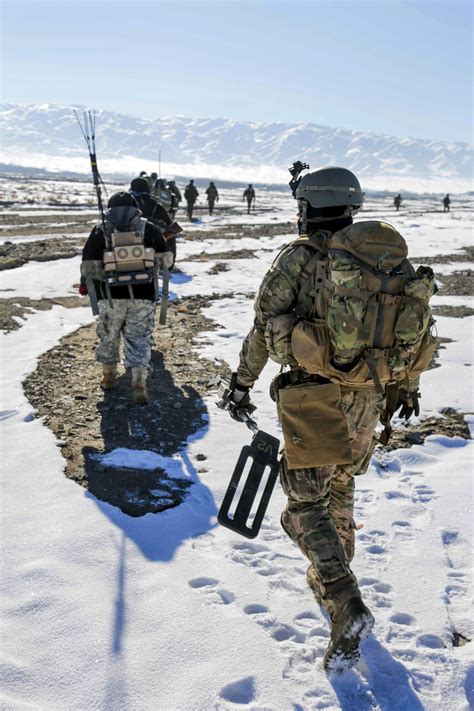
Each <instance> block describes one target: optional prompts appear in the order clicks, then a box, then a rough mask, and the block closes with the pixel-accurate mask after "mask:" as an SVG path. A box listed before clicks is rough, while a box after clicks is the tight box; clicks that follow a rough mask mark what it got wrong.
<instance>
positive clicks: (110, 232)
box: [104, 218, 155, 286]
mask: <svg viewBox="0 0 474 711" xmlns="http://www.w3.org/2000/svg"><path fill="white" fill-rule="evenodd" d="M146 223H147V221H146V220H145V219H143V218H140V219H139V221H136V222H135V226H136V229H135V230H131V231H128V232H119V231H118V230H117V229H116V228H115V227H114V226H113V225H112V223H110V222H107V223H106V235H105V240H106V245H107V249H106V251H105V252H104V277H105V281H106V283H107V284H108V285H109V286H121V285H123V286H128V285H132V284H147V283H149V282H152V281H153V279H154V273H155V250H154V249H153V248H152V247H145V244H144V239H145V227H146Z"/></svg>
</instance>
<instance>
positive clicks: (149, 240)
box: [143, 222, 169, 252]
mask: <svg viewBox="0 0 474 711" xmlns="http://www.w3.org/2000/svg"><path fill="white" fill-rule="evenodd" d="M143 242H144V244H145V247H152V248H153V249H154V250H155V252H168V251H169V247H168V243H167V241H166V240H165V238H164V237H163V235H162V233H161V230H160V229H159V228H158V227H157V226H156V225H154V224H153V223H152V222H147V224H146V228H145V239H144V240H143Z"/></svg>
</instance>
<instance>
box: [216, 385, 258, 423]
mask: <svg viewBox="0 0 474 711" xmlns="http://www.w3.org/2000/svg"><path fill="white" fill-rule="evenodd" d="M249 392H250V388H248V387H246V386H245V385H239V384H238V383H237V373H232V375H231V378H230V383H229V387H228V388H227V389H226V390H225V392H224V395H223V397H222V400H221V404H220V403H218V405H219V407H222V408H223V409H225V410H228V412H229V414H230V416H231V417H232V419H234V420H237V422H245V420H246V417H245V415H251V414H252V412H254V411H255V410H256V409H257V408H256V406H255V405H254V404H253V402H252V401H251V400H250V395H249Z"/></svg>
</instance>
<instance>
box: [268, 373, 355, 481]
mask: <svg viewBox="0 0 474 711" xmlns="http://www.w3.org/2000/svg"><path fill="white" fill-rule="evenodd" d="M340 400H341V389H340V386H339V385H338V384H337V383H327V384H324V385H321V384H319V383H303V384H301V385H290V386H288V387H286V388H283V389H282V390H280V391H279V392H278V415H279V418H280V422H281V426H282V430H283V438H284V440H285V454H286V460H287V462H288V469H308V468H311V467H318V466H323V465H327V464H349V463H350V462H352V451H351V445H350V440H349V432H348V429H347V424H346V420H345V417H344V415H343V412H342V410H341V406H340Z"/></svg>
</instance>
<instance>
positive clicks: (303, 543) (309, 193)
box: [229, 168, 417, 668]
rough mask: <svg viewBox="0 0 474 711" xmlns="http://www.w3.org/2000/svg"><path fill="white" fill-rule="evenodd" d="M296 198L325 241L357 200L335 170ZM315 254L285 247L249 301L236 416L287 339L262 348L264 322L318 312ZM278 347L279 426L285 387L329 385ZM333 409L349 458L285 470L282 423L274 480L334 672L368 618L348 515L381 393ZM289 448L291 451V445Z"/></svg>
mask: <svg viewBox="0 0 474 711" xmlns="http://www.w3.org/2000/svg"><path fill="white" fill-rule="evenodd" d="M306 179H308V180H306ZM305 181H306V182H305ZM296 197H297V198H298V205H299V231H300V234H301V233H304V234H306V235H312V234H313V233H314V234H316V233H317V232H321V231H322V230H323V231H324V232H325V234H326V235H327V236H330V235H332V234H333V233H335V232H337V231H339V230H341V229H343V228H345V227H347V226H348V225H350V224H351V223H352V215H353V214H354V213H356V212H357V210H358V209H359V208H360V206H361V204H362V202H363V193H362V191H361V188H360V185H359V182H358V180H357V178H356V177H355V176H354V175H353V174H352V173H350V171H347V170H345V169H340V168H328V169H323V170H320V171H316V172H314V173H310V174H308V175H306V176H304V178H303V179H302V180H301V190H300V193H299V195H298V192H297V193H296ZM317 258H318V257H317V256H316V257H315V250H314V249H312V248H310V247H307V246H305V245H304V244H301V242H300V243H298V244H295V245H293V244H290V245H289V246H287V247H286V248H285V249H283V250H282V251H281V252H280V254H279V255H278V256H277V258H276V260H275V262H274V263H273V265H272V267H271V268H270V270H269V271H268V272H267V274H266V276H265V277H264V279H263V282H262V284H261V286H260V288H259V290H258V293H257V296H256V300H255V320H254V325H253V327H252V329H251V330H250V332H249V334H248V335H247V337H246V338H245V340H244V342H243V346H242V349H241V353H240V362H239V366H238V368H237V371H236V373H235V374H234V376H233V380H231V392H230V395H229V398H230V403H229V410H230V412H231V415H232V416H233V417H235V419H239V418H238V416H237V417H236V414H237V412H238V408H245V407H246V406H250V407H251V408H252V407H253V405H252V403H251V401H250V398H249V390H250V388H251V387H252V386H253V385H254V383H255V381H256V380H257V379H258V377H259V375H260V373H261V372H262V370H263V368H264V366H265V364H266V363H267V360H268V358H269V351H270V348H274V349H275V350H278V347H279V344H280V345H281V344H283V343H284V341H285V337H286V336H287V334H283V335H282V334H279V332H278V329H277V330H276V331H275V332H273V334H272V340H273V344H272V345H271V346H270V345H269V323H270V321H271V319H272V318H274V317H276V316H282V317H283V318H284V315H285V314H291V312H292V311H293V310H294V309H295V306H296V304H297V305H298V310H297V314H298V316H299V317H300V318H303V319H304V318H310V317H313V318H314V317H315V316H316V318H318V315H317V314H316V315H315V303H314V298H313V296H312V295H311V294H310V293H307V294H305V295H304V296H303V297H302V298H299V297H301V288H302V283H303V280H304V276H305V269H306V268H307V267H308V265H309V263H310V262H311V260H313V259H317ZM319 259H321V255H319ZM319 318H322V315H320V316H319ZM283 326H284V320H283ZM283 330H284V328H283ZM285 349H286V352H287V353H288V359H287V361H286V362H287V363H288V364H289V366H290V367H289V370H288V371H286V372H282V373H281V374H280V375H279V376H278V377H277V378H276V379H275V380H274V381H273V384H272V390H273V396H274V399H276V401H277V407H278V410H279V415H280V420H281V414H282V412H281V409H282V399H281V395H282V394H283V393H284V392H285V388H290V389H291V388H296V389H298V388H304V387H305V386H307V385H308V386H310V387H311V386H313V385H315V384H318V385H320V386H321V389H322V390H324V388H331V387H334V385H333V383H331V382H330V381H329V380H327V379H325V378H323V377H321V376H319V375H310V374H309V373H307V372H306V371H305V370H303V368H301V367H299V365H298V363H297V362H296V359H295V358H294V356H293V355H292V353H291V339H290V342H289V343H288V339H286V343H284V345H283V350H285ZM279 362H284V361H279ZM232 384H233V385H232ZM232 388H233V389H232ZM287 392H288V391H287ZM405 401H406V403H407V405H406V409H404V411H403V414H405V415H407V416H410V415H411V414H412V412H413V410H414V409H415V403H414V402H412V401H411V400H410V401H408V399H407V398H406V397H405ZM402 405H403V395H401V396H400V403H399V406H402ZM412 405H413V406H412ZM416 406H417V405H416ZM338 407H339V408H340V410H341V411H342V414H343V423H342V424H343V426H344V429H345V432H346V435H345V436H346V437H347V435H348V438H349V444H350V450H349V458H348V461H346V462H345V463H342V464H341V463H337V462H338V459H337V456H336V457H334V460H333V461H334V463H332V462H331V460H330V461H329V462H326V463H325V464H324V465H320V466H304V467H301V468H298V467H295V466H294V465H293V466H292V467H290V466H289V464H288V453H289V450H288V445H289V443H288V441H287V436H286V433H285V427H284V426H283V434H284V436H285V445H286V455H284V456H283V459H282V464H281V484H282V487H283V490H284V492H285V494H286V496H287V497H288V503H287V506H286V508H285V510H284V511H283V513H282V517H281V523H282V526H283V528H284V530H285V531H286V533H287V534H288V535H289V536H290V537H291V538H292V540H293V541H294V542H295V543H296V544H297V545H298V546H299V547H300V549H301V551H302V552H303V553H304V554H305V556H306V557H307V558H308V560H309V562H310V566H309V568H308V573H307V581H308V584H309V585H310V587H311V589H312V590H313V592H314V594H315V597H316V599H317V601H318V603H319V604H320V605H322V606H323V607H324V608H325V609H326V611H327V612H328V614H329V615H330V616H331V619H332V632H331V640H330V644H329V647H328V650H327V652H326V656H325V666H326V667H327V668H330V667H331V664H332V663H333V662H334V660H335V659H336V658H337V657H338V656H341V657H344V659H345V660H348V662H349V665H352V664H353V663H355V661H356V660H357V658H358V646H359V641H360V639H361V637H363V636H365V634H367V633H368V632H369V631H370V629H371V627H372V625H373V622H374V620H373V617H372V615H371V613H370V611H369V610H368V609H367V607H366V606H365V605H364V603H363V602H362V599H361V594H360V590H359V587H358V584H357V580H356V577H355V575H354V574H353V572H352V570H351V567H350V563H351V561H352V559H353V556H354V531H355V527H356V526H355V523H354V518H353V511H354V479H355V476H358V475H361V474H364V472H365V471H366V469H367V467H368V465H369V461H370V458H371V455H372V452H373V449H374V446H375V442H376V440H375V437H374V430H375V427H376V425H377V423H378V421H379V418H380V416H381V413H382V411H383V409H384V396H383V395H381V394H380V393H379V392H377V390H376V388H375V387H374V388H365V389H352V388H349V387H342V386H341V388H340V398H339V401H338ZM308 408H309V406H308ZM397 409H398V406H397ZM306 412H307V413H309V414H308V418H309V419H308V421H307V423H306V426H307V428H308V427H309V428H310V429H311V418H314V417H315V413H313V414H311V411H309V410H306ZM313 422H314V424H313V425H312V427H313V430H314V431H313V432H312V437H313V441H314V449H315V452H317V450H318V448H320V447H321V448H323V447H324V446H325V443H324V440H325V439H326V440H327V441H329V443H330V444H331V445H332V447H333V451H336V450H337V449H338V445H339V443H338V441H337V434H336V432H333V433H331V432H329V433H324V432H323V431H321V433H319V427H320V425H322V426H323V427H324V422H322V421H321V420H319V421H318V420H317V419H313ZM344 422H345V425H344ZM318 437H319V439H318ZM331 438H336V441H333V442H330V440H331ZM290 444H293V448H294V449H295V450H296V451H297V449H298V444H297V442H296V444H295V443H290ZM326 444H327V443H326ZM329 459H330V456H329Z"/></svg>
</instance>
